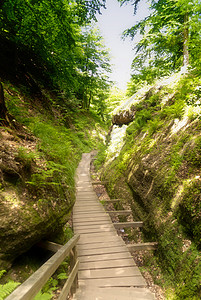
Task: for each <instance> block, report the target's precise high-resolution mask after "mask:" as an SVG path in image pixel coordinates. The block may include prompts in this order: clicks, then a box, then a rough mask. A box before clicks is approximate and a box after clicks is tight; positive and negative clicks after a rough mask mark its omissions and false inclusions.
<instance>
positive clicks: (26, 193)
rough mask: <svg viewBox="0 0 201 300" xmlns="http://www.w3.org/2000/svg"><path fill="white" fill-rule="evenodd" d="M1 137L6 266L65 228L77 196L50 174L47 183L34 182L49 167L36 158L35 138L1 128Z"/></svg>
mask: <svg viewBox="0 0 201 300" xmlns="http://www.w3.org/2000/svg"><path fill="white" fill-rule="evenodd" d="M0 138H1V139H0V158H1V159H0V224H1V230H0V266H1V269H4V268H8V267H9V266H10V264H11V262H12V261H13V260H14V259H15V258H16V257H17V256H18V255H20V254H22V253H23V252H26V251H27V250H28V249H30V247H31V246H32V245H34V244H35V243H37V242H39V241H40V240H41V239H43V238H47V237H48V236H51V235H53V234H55V232H56V231H57V230H58V229H60V228H61V226H62V225H63V224H64V223H65V222H66V216H67V215H68V212H69V210H70V208H71V206H72V204H73V203H72V202H73V195H72V193H69V191H68V188H67V186H65V185H63V186H61V185H60V186H59V185H56V186H55V184H51V178H50V177H49V178H46V181H43V183H41V182H39V181H38V182H31V181H32V175H33V174H36V173H37V174H38V176H39V175H40V174H43V173H42V172H43V171H45V168H46V163H45V161H43V160H39V159H35V158H34V157H33V153H34V149H35V147H36V140H34V138H33V137H28V135H27V136H26V139H20V138H19V137H18V136H17V135H16V132H12V131H11V130H10V131H7V130H4V129H2V128H1V129H0ZM22 147H23V148H22ZM39 170H40V172H41V173H40V172H39ZM38 172H39V173H38Z"/></svg>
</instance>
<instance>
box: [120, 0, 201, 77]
mask: <svg viewBox="0 0 201 300" xmlns="http://www.w3.org/2000/svg"><path fill="white" fill-rule="evenodd" d="M119 1H120V2H121V3H126V2H130V1H129V0H119ZM139 2H140V1H132V3H133V4H134V6H135V11H136V8H137V5H138V3H139ZM200 9H201V6H200V3H199V2H198V1H197V0H193V1H191V2H189V1H187V0H158V1H155V0H153V1H151V3H150V14H149V16H147V17H146V18H145V19H143V20H141V21H139V22H138V23H137V24H136V25H134V26H133V27H132V28H130V29H128V30H126V31H125V32H124V37H126V36H129V37H131V39H134V37H135V36H136V34H138V33H139V34H140V35H141V40H140V42H138V44H137V46H136V57H135V59H134V61H133V65H132V68H133V70H134V75H137V74H138V75H140V77H141V78H142V77H144V75H147V76H148V78H149V79H148V80H147V78H146V76H145V80H147V81H149V80H151V79H153V78H155V77H158V76H161V75H164V74H167V73H168V72H171V71H174V70H177V69H179V68H181V66H184V67H185V68H186V67H187V66H188V65H189V61H190V63H191V64H193V61H192V59H193V56H194V58H195V55H194V54H195V52H194V51H193V49H192V45H193V44H194V41H193V36H194V35H195V24H197V26H198V27H200V24H199V23H200V22H199V21H200V20H199V15H200V11H201V10H200ZM199 40H200V37H199ZM196 59H198V57H197V58H196ZM136 69H138V70H139V69H140V72H136V71H135V70H136ZM151 73H152V75H151V76H150V74H151Z"/></svg>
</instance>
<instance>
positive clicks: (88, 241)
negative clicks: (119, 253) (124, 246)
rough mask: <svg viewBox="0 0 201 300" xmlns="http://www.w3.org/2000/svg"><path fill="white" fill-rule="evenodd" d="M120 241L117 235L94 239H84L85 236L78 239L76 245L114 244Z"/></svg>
mask: <svg viewBox="0 0 201 300" xmlns="http://www.w3.org/2000/svg"><path fill="white" fill-rule="evenodd" d="M119 240H121V241H122V242H123V240H122V238H121V237H119V236H118V235H117V234H116V235H109V236H106V235H105V234H104V236H96V237H85V236H82V235H81V237H80V240H79V241H78V243H77V245H80V244H82V245H85V244H93V243H103V242H104V243H111V242H114V241H119Z"/></svg>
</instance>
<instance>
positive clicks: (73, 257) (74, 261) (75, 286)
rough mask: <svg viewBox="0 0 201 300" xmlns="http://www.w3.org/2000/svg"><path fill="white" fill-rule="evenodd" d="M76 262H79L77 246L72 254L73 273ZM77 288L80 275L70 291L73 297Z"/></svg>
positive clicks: (71, 265) (71, 266) (76, 277)
mask: <svg viewBox="0 0 201 300" xmlns="http://www.w3.org/2000/svg"><path fill="white" fill-rule="evenodd" d="M76 262H77V247H76V246H75V247H73V249H72V250H71V252H70V272H72V270H73V268H74V266H75V264H76ZM77 287H78V274H77V275H76V276H75V279H74V282H73V284H72V286H71V290H70V294H71V295H73V294H74V293H75V292H76V289H77Z"/></svg>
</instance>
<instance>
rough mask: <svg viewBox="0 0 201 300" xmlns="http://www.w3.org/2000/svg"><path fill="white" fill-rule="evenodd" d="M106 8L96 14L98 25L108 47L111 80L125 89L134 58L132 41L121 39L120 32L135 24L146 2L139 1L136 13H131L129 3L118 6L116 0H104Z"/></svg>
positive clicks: (145, 12)
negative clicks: (99, 13)
mask: <svg viewBox="0 0 201 300" xmlns="http://www.w3.org/2000/svg"><path fill="white" fill-rule="evenodd" d="M106 8H107V9H102V15H98V16H97V19H98V24H97V25H98V27H99V28H100V30H101V35H102V36H103V37H104V39H105V45H106V47H107V48H110V53H111V56H112V60H111V63H112V65H113V74H112V75H111V80H113V81H115V82H117V86H118V87H119V88H120V89H126V83H127V82H128V81H129V79H130V74H131V63H132V60H133V58H134V50H132V49H133V48H134V46H135V45H134V42H132V41H131V40H130V39H129V38H126V40H125V41H123V40H122V39H121V36H122V32H123V31H124V30H125V29H128V28H130V27H132V26H133V25H135V23H136V21H138V20H139V19H140V18H143V17H144V16H145V15H146V14H147V4H146V2H145V1H141V2H140V4H139V9H138V13H137V15H135V16H134V14H133V6H132V5H131V4H130V3H129V4H127V5H123V6H122V7H120V4H119V3H118V1H117V0H106Z"/></svg>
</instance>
